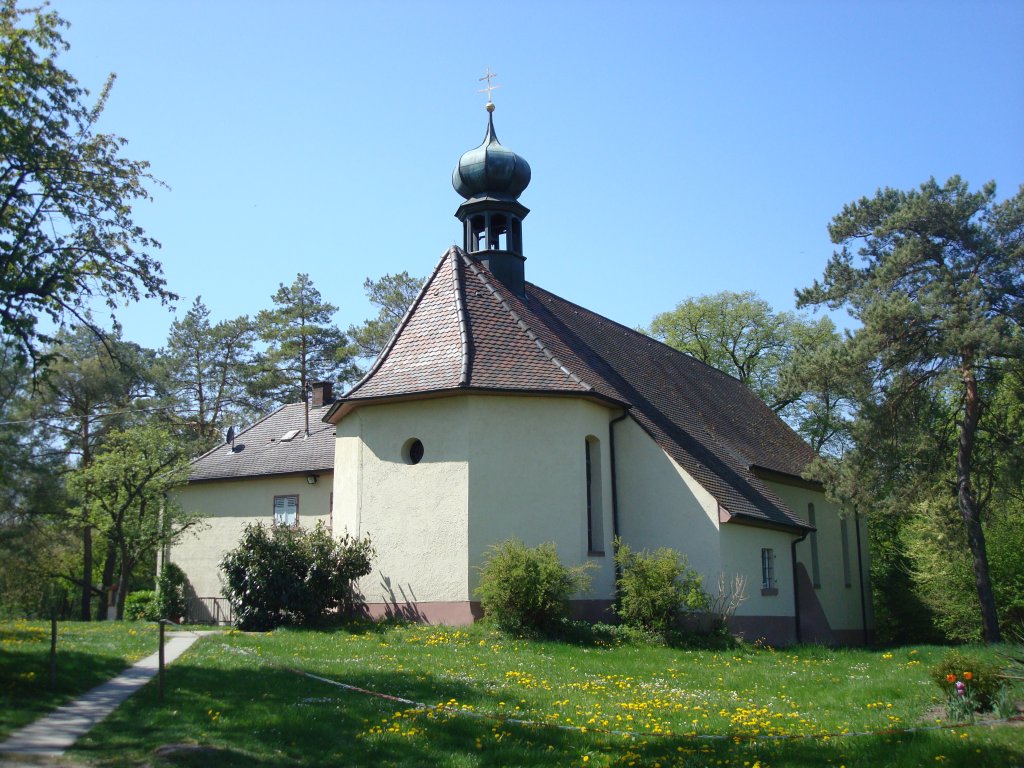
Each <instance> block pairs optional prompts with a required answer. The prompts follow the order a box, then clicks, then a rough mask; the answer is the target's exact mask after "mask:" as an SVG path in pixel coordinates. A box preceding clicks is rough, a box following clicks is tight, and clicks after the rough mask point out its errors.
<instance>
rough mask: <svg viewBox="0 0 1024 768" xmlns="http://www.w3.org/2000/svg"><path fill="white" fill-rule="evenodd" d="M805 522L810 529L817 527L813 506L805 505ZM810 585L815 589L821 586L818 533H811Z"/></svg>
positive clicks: (815, 531)
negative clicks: (809, 525) (808, 524)
mask: <svg viewBox="0 0 1024 768" xmlns="http://www.w3.org/2000/svg"><path fill="white" fill-rule="evenodd" d="M807 522H808V523H810V524H811V527H812V528H817V527H818V521H817V519H816V517H815V515H814V505H813V504H808V505H807ZM811 583H812V584H814V587H815V588H818V587H820V586H821V567H820V566H819V565H818V532H817V530H814V531H811Z"/></svg>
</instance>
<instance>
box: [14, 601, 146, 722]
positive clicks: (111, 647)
mask: <svg viewBox="0 0 1024 768" xmlns="http://www.w3.org/2000/svg"><path fill="white" fill-rule="evenodd" d="M158 631H159V630H158V628H157V626H156V625H155V624H152V623H146V622H115V621H102V622H89V623H84V622H73V621H62V622H59V623H58V624H57V684H56V687H55V688H54V689H52V690H51V689H50V687H49V682H50V622H48V621H20V620H19V621H4V622H0V741H2V740H3V739H5V738H6V737H7V736H8V735H10V733H11V731H13V730H15V729H17V728H20V727H21V726H23V725H27V724H28V723H30V722H32V721H33V720H35V719H36V718H37V717H39V716H40V715H41V714H45V713H46V712H48V711H50V710H52V709H54V708H55V707H57V706H59V705H61V704H63V703H64V702H66V701H68V700H70V699H71V698H72V697H74V696H75V695H77V694H79V693H83V692H85V691H88V690H89V689H90V688H93V687H95V686H97V685H99V684H100V683H104V682H106V681H107V680H109V679H110V678H112V677H114V676H115V675H117V674H118V673H120V672H121V671H122V670H124V668H125V667H127V666H128V665H130V664H132V663H133V662H135V661H138V660H139V659H141V658H143V657H144V656H148V655H149V654H151V653H153V652H155V651H156V650H157V633H158Z"/></svg>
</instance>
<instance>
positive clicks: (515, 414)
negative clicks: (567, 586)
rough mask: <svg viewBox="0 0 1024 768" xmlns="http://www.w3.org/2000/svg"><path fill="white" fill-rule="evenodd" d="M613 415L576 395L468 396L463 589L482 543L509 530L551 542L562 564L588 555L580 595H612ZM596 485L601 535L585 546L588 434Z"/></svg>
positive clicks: (481, 554) (529, 540)
mask: <svg viewBox="0 0 1024 768" xmlns="http://www.w3.org/2000/svg"><path fill="white" fill-rule="evenodd" d="M615 415H617V414H616V412H615V411H612V410H610V409H608V408H606V407H604V406H602V405H598V404H596V403H592V402H589V401H586V400H581V399H578V398H556V397H479V396H478V397H471V398H468V412H467V417H468V418H467V429H468V438H469V449H470V456H471V457H472V461H471V464H470V485H469V509H470V517H469V551H470V562H469V565H470V582H469V583H470V589H471V590H472V589H475V588H476V585H477V583H478V581H479V570H478V568H479V566H480V565H482V564H483V562H484V560H485V558H486V554H487V548H488V547H490V546H492V545H494V544H496V543H498V542H501V541H505V540H506V539H509V538H512V537H516V538H519V539H522V540H523V541H524V542H525V543H526V544H527V545H529V546H536V545H537V544H541V543H543V542H547V541H552V542H554V543H555V545H556V546H557V547H558V555H559V558H560V559H561V560H562V562H564V563H566V564H567V565H578V564H581V563H585V562H589V563H591V564H592V570H591V571H590V578H591V590H590V592H589V593H586V594H580V595H577V597H578V598H583V599H611V598H612V597H613V596H614V594H615V567H614V563H613V559H612V515H611V479H610V478H611V472H610V469H609V458H608V457H609V453H608V449H607V444H608V422H609V421H610V419H612V418H613V417H614V416H615ZM588 437H590V438H591V439H592V443H593V445H594V447H593V448H592V449H591V450H592V463H593V466H592V472H594V473H595V477H594V479H593V482H594V484H595V488H594V491H595V492H594V494H593V497H592V500H591V503H592V505H593V507H594V511H595V513H599V514H600V516H601V517H600V523H599V525H598V526H596V527H598V528H600V530H601V532H602V533H603V536H602V538H603V541H602V542H600V543H598V542H595V552H598V551H600V552H603V553H604V554H603V555H597V554H590V553H589V551H588V546H587V475H586V448H585V443H586V440H587V438H588Z"/></svg>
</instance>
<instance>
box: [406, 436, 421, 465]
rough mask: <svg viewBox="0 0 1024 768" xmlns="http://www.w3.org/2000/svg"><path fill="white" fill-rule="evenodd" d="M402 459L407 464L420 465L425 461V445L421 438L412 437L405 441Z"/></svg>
mask: <svg viewBox="0 0 1024 768" xmlns="http://www.w3.org/2000/svg"><path fill="white" fill-rule="evenodd" d="M402 458H403V459H405V463H406V464H419V463H420V461H421V460H422V459H423V443H421V442H420V440H419V438H416V437H412V438H409V439H408V440H406V441H405V445H404V446H402Z"/></svg>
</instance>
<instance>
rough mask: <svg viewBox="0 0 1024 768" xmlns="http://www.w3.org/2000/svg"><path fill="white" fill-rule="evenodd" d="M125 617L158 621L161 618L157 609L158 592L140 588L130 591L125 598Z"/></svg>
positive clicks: (134, 619)
mask: <svg viewBox="0 0 1024 768" xmlns="http://www.w3.org/2000/svg"><path fill="white" fill-rule="evenodd" d="M124 617H125V618H126V619H127V620H128V621H140V620H141V621H156V620H158V619H159V618H160V612H159V611H158V610H157V601H156V592H154V591H153V590H152V589H140V590H138V591H136V592H129V593H128V594H127V595H126V596H125V598H124Z"/></svg>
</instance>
